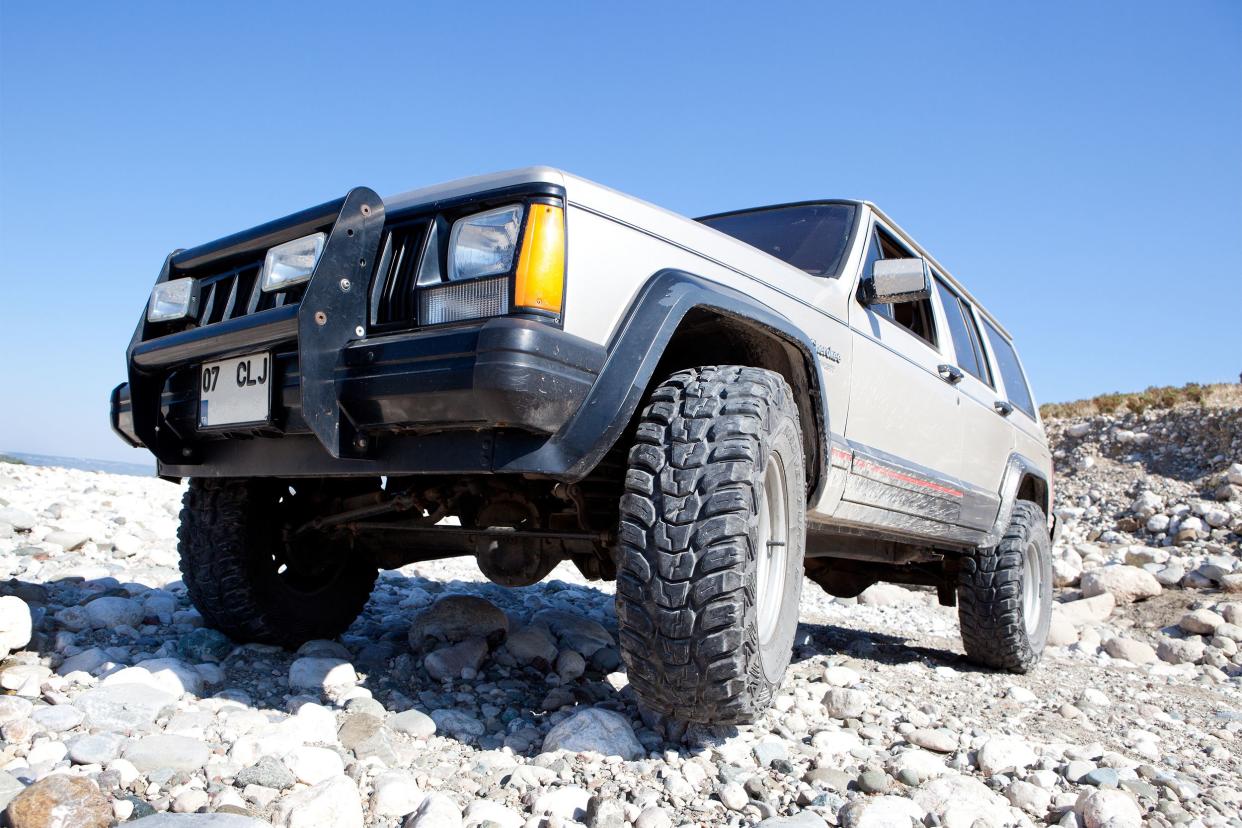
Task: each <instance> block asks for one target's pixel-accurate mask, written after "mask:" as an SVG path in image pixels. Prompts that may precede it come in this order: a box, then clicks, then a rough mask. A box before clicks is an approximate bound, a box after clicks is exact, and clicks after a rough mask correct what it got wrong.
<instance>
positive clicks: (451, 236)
mask: <svg viewBox="0 0 1242 828" xmlns="http://www.w3.org/2000/svg"><path fill="white" fill-rule="evenodd" d="M127 365H128V382H127V383H124V384H122V385H120V386H119V387H118V388H117V389H116V390H115V391H114V392H113V395H112V424H113V427H114V428H115V430H116V431H117V432H118V433H119V434H120V435H121V436H122V437H123V438H124V439H125V440H126V441H128V442H129V443H131V444H133V445H136V446H137V445H142V446H146V447H147V448H148V449H149V450H150V451H151V452H152V453H153V454H154V455H155V457H156V458H157V460H158V462H159V473H160V475H161V476H163V477H165V478H169V479H173V480H176V479H180V478H189V480H190V482H189V489H188V491H187V493H186V496H185V508H184V510H183V512H182V518H181V529H180V533H179V538H180V554H181V568H182V572H183V574H184V579H185V584H186V587H187V588H188V590H189V593H190V596H191V598H192V599H193V601H194V604H195V606H196V607H198V609H199V611H200V612H201V613H202V615H203V617H204V619H205V620H206V621H207V623H209V624H211V625H212V626H214V627H216V628H218V629H220V630H222V631H223V632H225V633H227V634H228V635H229V636H231V637H232V638H234V639H236V640H239V641H262V642H269V643H276V644H282V645H285V646H289V647H295V646H297V645H298V644H300V643H302V642H304V641H306V640H308V639H313V638H325V637H335V636H336V635H338V634H340V633H341V632H342V631H344V630H345V628H346V627H348V625H349V624H350V623H351V622H352V620H353V619H354V618H355V617H356V615H357V614H358V613H359V612H360V611H361V609H362V607H363V605H364V604H365V603H366V601H367V597H368V595H369V593H370V590H371V588H372V586H373V583H374V581H375V578H376V574H377V571H378V569H379V568H381V567H387V568H392V567H398V566H401V565H404V564H406V563H410V562H414V561H425V560H432V559H437V558H445V557H452V556H460V555H471V556H474V557H475V558H476V559H477V561H478V565H479V567H480V569H481V570H482V572H483V573H484V574H485V575H486V576H487V577H489V578H490V579H492V580H493V581H495V582H497V583H500V584H505V585H510V586H522V585H528V584H532V583H535V582H537V581H539V580H540V579H541V578H543V577H544V576H545V575H547V574H548V572H549V571H550V570H551V569H552V568H553V567H554V566H556V565H557V564H558V563H560V562H562V561H572V562H573V563H574V564H575V565H576V566H577V567H578V568H579V569H580V570H581V571H582V573H583V574H584V575H586V576H587V577H589V578H603V579H616V581H617V587H616V594H617V621H618V626H619V639H620V645H621V650H622V657H623V659H624V662H625V665H626V667H627V668H628V673H629V678H630V682H631V684H632V686H633V687H634V690H635V691H636V693H637V694H638V696H639V697H640V699H641V700H642V702H643V703H644V704H646V705H647V706H648V707H649V708H651V709H653V710H655V711H657V712H660V713H662V714H665V715H667V716H670V717H673V718H677V719H680V720H686V721H699V722H715V723H726V722H742V721H747V720H750V719H753V718H754V717H755V716H756V715H757V714H759V713H761V712H762V711H763V709H764V708H765V707H766V706H767V705H768V703H769V701H770V700H771V698H772V694H773V691H774V690H775V688H777V687H778V686H779V684H780V682H781V680H782V677H783V675H784V672H785V670H786V668H787V667H788V664H789V660H790V656H791V647H792V642H793V638H794V632H795V628H796V626H797V622H798V615H797V613H798V599H799V595H800V592H801V586H802V582H803V576H804V574H805V575H806V576H809V577H810V578H811V579H812V580H814V581H815V582H817V583H818V584H820V585H821V586H822V587H823V588H824V589H825V590H826V591H827V592H829V593H831V594H833V595H837V596H855V595H858V594H859V593H860V592H862V591H863V590H864V589H866V588H867V587H868V586H869V585H871V584H873V583H875V582H876V581H880V580H884V581H892V582H898V583H904V584H922V585H930V586H934V587H935V588H936V590H937V594H938V596H939V600H940V601H941V603H943V604H946V605H954V604H956V605H957V606H958V607H959V613H960V619H961V629H962V637H963V639H964V642H965V648H966V652H967V654H968V656H969V657H970V658H972V659H973V660H975V661H977V662H979V663H982V664H984V665H989V666H992V667H997V668H1002V669H1006V670H1012V671H1025V670H1028V669H1029V668H1031V667H1032V666H1033V665H1034V664H1035V663H1036V661H1037V660H1038V658H1039V655H1040V652H1041V650H1042V649H1043V646H1044V643H1045V640H1046V637H1047V633H1048V624H1049V618H1050V612H1051V587H1052V582H1051V575H1050V557H1049V556H1050V553H1049V547H1050V534H1051V529H1052V527H1053V517H1052V464H1051V458H1050V455H1049V451H1048V447H1047V443H1046V440H1045V436H1044V432H1043V428H1042V426H1041V424H1040V420H1039V415H1038V413H1037V410H1036V407H1035V402H1034V400H1033V399H1032V396H1031V392H1030V390H1029V388H1028V386H1027V382H1026V379H1025V377H1024V376H1023V371H1022V367H1021V365H1020V363H1019V361H1018V356H1017V353H1016V352H1015V350H1014V346H1013V343H1012V341H1011V339H1010V337H1009V335H1008V334H1007V333H1006V332H1005V330H1004V328H1003V327H1002V326H1001V324H1000V323H999V322H998V321H996V319H994V318H993V317H992V316H991V315H990V314H988V313H987V312H986V311H985V310H984V309H983V308H982V307H981V306H980V304H979V303H978V302H977V301H976V300H975V299H974V298H973V297H972V296H971V295H970V293H969V292H967V291H966V290H965V288H963V287H962V285H961V284H960V283H958V282H957V281H956V280H955V279H954V278H953V277H952V276H950V275H949V273H948V271H947V270H945V269H944V268H943V267H942V266H941V265H940V264H939V263H938V262H936V261H935V259H933V258H932V257H931V256H930V255H929V254H928V253H927V252H926V251H925V250H923V249H922V248H921V247H920V246H919V245H918V244H917V243H916V242H914V240H913V239H911V238H910V237H909V236H908V235H907V234H906V233H905V232H903V231H902V230H901V228H900V227H898V226H897V225H896V224H895V223H894V222H893V221H892V220H891V219H889V218H888V216H886V215H885V214H884V213H882V212H881V211H880V210H879V209H878V208H876V207H875V206H874V205H872V204H869V203H866V202H859V201H844V200H824V201H813V202H805V203H798V204H786V205H780V206H774V207H763V208H758V209H750V210H741V211H737V212H731V213H724V214H720V215H713V216H707V217H705V218H702V219H699V220H698V221H692V220H690V219H687V218H683V217H681V216H678V215H675V214H673V213H670V212H667V211H665V210H661V209H659V208H657V207H654V206H652V205H650V204H647V203H644V202H642V201H639V200H637V199H634V198H631V197H628V196H625V195H623V194H621V193H619V192H616V191H614V190H610V189H608V188H606V187H602V186H600V185H598V184H594V183H591V182H589V181H585V180H583V179H581V178H577V177H575V176H572V175H569V174H567V173H564V172H561V171H558V170H554V169H547V168H532V169H524V170H518V171H514V172H507V173H501V174H496V175H490V176H483V177H478V178H471V179H466V180H462V181H456V182H451V183H448V184H445V185H442V186H437V187H431V188H428V189H423V190H416V191H414V192H410V193H407V194H405V195H401V196H398V197H396V198H393V199H390V200H388V201H384V200H382V199H381V198H380V197H379V196H378V195H376V194H375V193H374V192H372V191H371V190H369V189H366V188H357V189H354V190H351V191H350V192H349V193H348V194H347V195H346V196H345V197H344V198H340V199H337V200H335V201H330V202H328V203H326V204H322V205H320V206H318V207H313V208H311V209H308V210H304V211H302V212H300V213H296V214H294V215H291V216H287V217H285V218H283V219H279V220H277V221H273V222H271V223H268V224H264V225H262V226H259V227H255V228H253V229H251V230H246V231H244V232H241V233H238V234H236V235H233V236H229V237H227V238H223V239H219V240H218V241H213V242H209V243H207V244H204V245H201V246H199V247H194V248H190V249H187V250H177V251H175V252H173V253H172V254H170V255H169V256H168V257H167V258H166V259H165V261H164V266H163V269H162V270H161V271H160V275H159V278H158V279H157V281H156V284H155V287H154V289H153V290H152V293H151V296H150V300H149V302H148V305H147V308H146V311H145V312H144V314H143V316H142V319H141V321H140V322H139V324H138V329H137V331H136V332H135V333H134V337H133V340H132V342H131V343H130V346H129V350H128V353H127Z"/></svg>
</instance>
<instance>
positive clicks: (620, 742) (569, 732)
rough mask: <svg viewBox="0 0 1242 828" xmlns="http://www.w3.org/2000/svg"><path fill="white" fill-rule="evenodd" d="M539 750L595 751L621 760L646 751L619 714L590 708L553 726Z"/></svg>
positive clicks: (640, 756) (628, 724)
mask: <svg viewBox="0 0 1242 828" xmlns="http://www.w3.org/2000/svg"><path fill="white" fill-rule="evenodd" d="M543 750H544V752H545V753H550V752H552V751H555V750H568V751H573V752H575V753H599V754H603V755H604V756H620V757H621V758H622V759H639V758H642V757H643V756H644V755H645V754H646V751H645V750H644V749H643V746H642V743H641V742H639V741H638V737H637V736H635V735H634V729H633V728H631V727H630V723H629V721H627V720H626V718H625V717H624V716H622V715H621V714H620V713H614V712H613V711H611V710H604V709H603V708H599V707H591V708H587V709H586V710H582V711H579V712H577V713H575V714H573V715H572V716H570V717H569V718H568V719H565V720H564V721H562V722H560V723H559V724H557V725H555V726H554V727H553V728H552V729H551V730H549V731H548V735H547V736H545V737H544V740H543Z"/></svg>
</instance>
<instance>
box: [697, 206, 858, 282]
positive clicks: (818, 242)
mask: <svg viewBox="0 0 1242 828" xmlns="http://www.w3.org/2000/svg"><path fill="white" fill-rule="evenodd" d="M854 212H855V207H854V205H852V204H801V205H792V206H789V207H767V208H764V209H761V210H748V211H746V212H741V213H727V214H725V215H719V216H707V217H706V218H701V219H699V221H701V222H702V223H703V224H706V225H707V226H708V227H712V228H715V229H716V230H719V231H720V232H721V233H727V234H728V235H730V236H732V237H733V238H735V239H738V240H740V241H744V242H746V243H747V244H749V245H751V246H752V247H757V248H759V249H760V250H762V251H763V252H764V253H768V254H770V255H772V256H775V257H776V258H778V259H781V260H783V261H786V262H788V263H789V264H791V265H793V266H794V267H796V268H799V269H801V270H805V271H806V272H807V273H809V274H811V275H812V276H836V275H837V274H838V273H840V270H841V265H842V263H843V262H844V260H845V254H846V251H847V248H848V244H849V239H850V231H851V230H852V229H853V228H854Z"/></svg>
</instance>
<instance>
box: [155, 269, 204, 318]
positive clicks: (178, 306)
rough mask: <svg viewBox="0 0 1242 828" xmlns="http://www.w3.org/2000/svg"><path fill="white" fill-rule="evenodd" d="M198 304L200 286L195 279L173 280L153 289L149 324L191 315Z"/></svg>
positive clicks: (161, 283)
mask: <svg viewBox="0 0 1242 828" xmlns="http://www.w3.org/2000/svg"><path fill="white" fill-rule="evenodd" d="M197 304H198V285H197V284H196V283H195V281H194V280H193V279H190V278H185V279H171V280H169V281H167V282H160V283H159V284H158V285H156V286H155V287H154V288H152V289H151V301H150V303H148V304H147V321H148V322H171V321H173V320H174V319H182V318H184V317H186V316H189V315H190V311H191V310H192V309H195V307H194V306H195V305H197Z"/></svg>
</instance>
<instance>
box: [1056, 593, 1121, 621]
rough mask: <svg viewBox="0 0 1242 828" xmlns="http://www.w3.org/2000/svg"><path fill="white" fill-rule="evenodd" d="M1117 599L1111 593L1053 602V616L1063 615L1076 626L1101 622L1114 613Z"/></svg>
mask: <svg viewBox="0 0 1242 828" xmlns="http://www.w3.org/2000/svg"><path fill="white" fill-rule="evenodd" d="M1116 606H1117V599H1115V598H1114V597H1113V596H1112V595H1110V594H1109V593H1107V592H1106V593H1104V594H1103V595H1095V596H1092V597H1090V598H1081V599H1079V600H1077V601H1066V602H1065V603H1064V604H1053V605H1052V614H1053V616H1057V615H1059V616H1061V617H1062V618H1063V619H1065V620H1066V621H1068V622H1069V623H1070V624H1073V625H1074V626H1075V627H1083V626H1087V625H1089V624H1099V623H1101V622H1103V621H1105V620H1107V619H1108V616H1110V615H1112V614H1113V610H1114V609H1115V608H1116Z"/></svg>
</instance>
